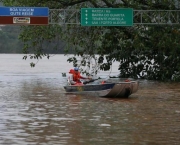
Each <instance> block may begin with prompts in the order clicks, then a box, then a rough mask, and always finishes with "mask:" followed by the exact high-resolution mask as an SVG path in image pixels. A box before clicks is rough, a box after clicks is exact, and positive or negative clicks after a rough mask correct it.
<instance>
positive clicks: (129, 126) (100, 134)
mask: <svg viewBox="0 0 180 145" xmlns="http://www.w3.org/2000/svg"><path fill="white" fill-rule="evenodd" d="M58 73H59V72H55V73H51V75H49V73H48V74H47V73H43V74H38V75H37V74H36V73H34V75H32V74H27V73H26V74H25V75H23V76H21V75H14V74H13V72H12V74H8V75H5V74H4V73H3V74H1V76H0V77H1V78H2V79H1V81H0V144H23V145H24V144H28V145H31V144H32V145H35V144H42V145H44V144H49V145H54V144H58V145H104V144H107V145H110V144H112V145H132V144H135V145H139V144H140V145H161V144H163V145H164V144H167V145H169V144H179V143H180V136H179V133H180V89H179V88H180V84H179V83H176V84H175V83H173V84H172V83H159V82H152V81H140V88H139V91H138V92H137V93H136V94H133V95H131V96H130V98H129V99H108V98H99V97H95V96H90V95H87V96H85V95H73V94H72V95H70V94H66V93H65V92H64V89H63V82H64V80H63V78H62V77H59V76H58V75H59V74H58Z"/></svg>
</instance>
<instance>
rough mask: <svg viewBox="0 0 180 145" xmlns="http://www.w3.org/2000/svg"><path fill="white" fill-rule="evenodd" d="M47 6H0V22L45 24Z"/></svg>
mask: <svg viewBox="0 0 180 145" xmlns="http://www.w3.org/2000/svg"><path fill="white" fill-rule="evenodd" d="M48 16H49V8H47V7H0V24H4V25H6V24H17V25H24V24H27V25H47V24H48V22H49V21H48Z"/></svg>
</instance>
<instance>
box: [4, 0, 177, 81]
mask: <svg viewBox="0 0 180 145" xmlns="http://www.w3.org/2000/svg"><path fill="white" fill-rule="evenodd" d="M177 2H179V1H174V0H171V1H169V0H161V1H160V0H157V1H149V0H143V1H142V0H136V1H132V0H123V1H116V0H109V1H107V0H91V1H88V0H84V1H82V0H72V1H67V0H62V1H61V0H60V1H56V0H51V1H50V0H41V1H39V0H32V1H27V0H4V3H5V4H6V5H8V6H46V7H49V8H50V9H53V8H58V9H60V8H63V9H64V8H67V9H80V8H81V7H97V8H98V7H111V8H122V7H124V8H127V7H131V8H133V9H143V10H176V9H178V8H179V7H178V3H177ZM144 19H145V20H151V18H149V17H148V16H145V17H144ZM22 31H23V32H22V33H21V34H20V36H19V38H20V40H22V41H23V43H24V53H25V54H29V53H33V54H34V55H30V57H31V58H32V59H33V58H36V59H40V58H41V57H43V56H47V57H48V58H49V55H48V54H47V53H44V48H45V47H46V46H47V45H48V44H49V43H51V44H54V45H53V48H54V49H56V48H57V47H58V46H59V45H60V44H61V43H57V42H60V40H61V41H63V42H65V43H66V48H65V52H66V53H69V52H74V54H75V56H74V57H72V58H69V59H68V61H69V62H73V65H74V66H82V67H85V66H87V67H89V68H91V69H92V68H93V66H92V60H94V63H96V68H97V69H95V72H96V73H97V72H98V69H101V70H108V69H110V67H111V65H112V63H113V62H114V61H118V62H119V63H120V66H119V71H120V77H132V78H143V79H153V80H163V81H167V80H172V81H179V80H180V73H179V72H180V61H179V59H180V58H179V56H180V48H179V47H180V45H179V43H180V40H179V39H180V26H178V25H177V26H169V25H164V26H161V25H157V26H152V25H151V26H150V25H149V26H148V25H145V26H143V25H134V26H133V27H83V26H79V25H66V26H59V25H49V26H24V27H22ZM96 54H98V55H96ZM79 57H81V59H80V61H79V60H78V58H79ZM26 58H27V57H25V59H26ZM31 66H34V64H31ZM84 72H85V73H89V72H88V71H86V70H85V71H84Z"/></svg>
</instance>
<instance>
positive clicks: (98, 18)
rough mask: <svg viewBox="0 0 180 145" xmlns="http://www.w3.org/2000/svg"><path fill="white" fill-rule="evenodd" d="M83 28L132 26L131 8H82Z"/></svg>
mask: <svg viewBox="0 0 180 145" xmlns="http://www.w3.org/2000/svg"><path fill="white" fill-rule="evenodd" d="M81 25H82V26H132V25H133V9H131V8H81Z"/></svg>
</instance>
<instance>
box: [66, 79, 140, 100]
mask: <svg viewBox="0 0 180 145" xmlns="http://www.w3.org/2000/svg"><path fill="white" fill-rule="evenodd" d="M138 86H139V83H138V82H137V81H130V82H118V83H107V84H98V85H97V84H96V85H95V84H92V85H83V86H64V89H65V90H66V92H68V93H78V94H89V93H90V94H93V95H97V96H99V97H108V98H127V97H129V96H130V95H131V94H133V93H136V92H137V91H138Z"/></svg>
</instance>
